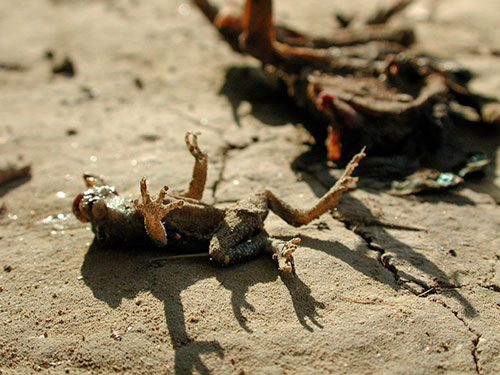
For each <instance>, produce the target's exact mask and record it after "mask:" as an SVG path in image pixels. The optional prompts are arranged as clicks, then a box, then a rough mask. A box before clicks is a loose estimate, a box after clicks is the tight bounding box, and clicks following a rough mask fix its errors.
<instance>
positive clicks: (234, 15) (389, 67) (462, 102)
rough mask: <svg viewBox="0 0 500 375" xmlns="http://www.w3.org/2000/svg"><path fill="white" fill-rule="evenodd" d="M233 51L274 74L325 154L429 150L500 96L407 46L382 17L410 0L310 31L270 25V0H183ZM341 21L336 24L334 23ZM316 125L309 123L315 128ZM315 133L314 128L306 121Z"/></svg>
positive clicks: (492, 115) (486, 114)
mask: <svg viewBox="0 0 500 375" xmlns="http://www.w3.org/2000/svg"><path fill="white" fill-rule="evenodd" d="M193 2H194V3H195V4H196V6H197V7H198V8H200V9H201V11H202V12H203V14H204V15H205V16H206V17H207V18H208V20H209V21H210V22H211V23H212V24H213V25H214V26H215V27H216V28H217V30H218V31H219V32H220V34H221V35H222V37H223V38H224V39H225V40H226V41H227V42H228V43H229V44H230V46H231V47H232V48H233V49H234V50H235V51H237V52H240V53H245V54H249V55H251V56H254V57H255V58H257V59H259V60H260V61H261V62H262V64H263V69H264V71H265V72H266V73H267V75H268V76H269V77H271V79H272V80H273V81H274V82H279V83H280V84H282V85H283V86H284V87H285V88H286V90H287V92H288V94H289V96H291V97H292V98H293V99H294V100H295V102H296V103H297V104H298V105H299V106H300V107H303V108H306V109H307V110H308V111H309V112H310V113H313V114H314V115H315V116H316V118H317V119H318V121H317V124H318V127H320V129H319V133H322V134H324V135H323V136H326V134H327V132H326V129H328V136H327V140H326V146H327V150H328V158H329V159H331V160H339V159H340V162H341V163H342V164H343V163H345V162H347V161H348V160H349V159H350V157H351V156H352V155H353V154H354V153H355V152H357V150H359V149H360V148H361V147H362V146H364V145H366V146H367V152H368V153H369V154H370V155H379V156H388V155H396V154H405V155H408V156H411V157H417V158H418V157H419V156H421V155H423V154H425V153H429V152H431V153H432V152H434V151H435V150H436V149H437V148H438V147H439V146H440V144H441V142H442V138H443V130H444V129H446V128H447V127H450V126H453V124H454V123H455V122H457V121H465V122H473V123H476V124H477V123H499V122H500V105H499V103H498V102H496V101H495V100H493V99H490V98H486V97H483V96H481V95H477V94H473V93H471V92H470V91H469V89H468V88H467V87H466V84H467V81H468V79H470V74H469V73H468V72H467V71H466V70H464V69H461V68H459V67H457V65H456V64H450V63H439V62H437V61H435V60H433V59H430V58H429V57H425V56H419V55H416V54H414V53H413V52H412V51H411V50H410V49H409V48H408V47H409V45H410V44H411V43H412V42H413V40H414V35H413V32H412V30H411V29H405V28H399V29H398V28H394V27H391V26H389V25H388V24H387V23H386V21H387V20H388V19H389V18H391V16H393V15H394V14H396V13H398V12H399V11H401V10H402V9H404V8H405V7H406V6H407V5H408V4H410V2H411V0H402V1H399V2H397V3H395V5H394V6H393V7H391V8H389V9H386V10H383V11H380V12H378V13H377V14H376V15H375V16H373V17H372V18H371V19H369V20H368V21H367V22H366V24H365V25H364V26H363V27H361V28H358V29H351V28H349V27H344V28H339V29H338V30H336V32H335V34H334V35H333V36H332V37H321V38H315V37H310V36H307V35H304V34H302V33H299V32H297V31H295V30H292V29H290V28H288V27H284V26H275V25H273V20H272V0H247V1H246V4H245V7H244V10H243V12H242V14H240V12H235V11H234V8H222V9H218V8H217V7H216V6H214V5H212V4H211V3H210V2H209V1H206V0H193ZM344 26H345V25H344ZM316 130H318V129H316ZM316 133H317V131H316Z"/></svg>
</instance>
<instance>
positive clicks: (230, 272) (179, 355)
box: [81, 241, 324, 374]
mask: <svg viewBox="0 0 500 375" xmlns="http://www.w3.org/2000/svg"><path fill="white" fill-rule="evenodd" d="M167 255H168V254H165V253H164V252H163V253H160V252H158V250H151V251H148V250H146V251H144V250H141V251H139V250H135V249H132V248H119V247H117V248H103V247H102V246H100V245H99V244H98V243H97V242H95V241H94V243H92V245H91V246H90V247H89V249H88V252H87V254H86V255H85V259H84V262H83V265H82V268H81V273H82V276H83V280H84V282H85V284H86V285H87V286H88V287H89V288H90V289H91V290H92V292H93V294H94V296H95V297H96V298H98V299H100V300H102V301H104V302H106V303H107V304H108V305H109V306H110V307H111V308H117V307H118V306H119V305H120V303H121V301H122V300H123V299H124V298H126V299H133V298H134V297H135V296H136V295H137V294H138V293H139V292H141V291H149V292H151V293H152V294H153V295H154V296H155V297H156V298H158V300H160V301H162V302H163V305H164V311H165V322H166V326H167V328H168V331H169V334H170V340H171V343H172V346H173V348H174V350H175V371H176V373H177V374H190V373H192V372H199V373H202V374H208V373H209V370H208V368H207V367H206V365H205V364H204V363H203V361H202V359H201V358H200V355H202V354H208V353H212V354H216V355H217V356H219V357H220V358H223V357H224V348H223V347H222V345H221V344H220V343H219V342H217V341H195V340H193V339H191V338H190V336H189V334H188V332H187V328H186V321H185V317H184V312H183V311H184V309H183V302H182V300H181V297H180V296H181V293H182V291H183V290H185V289H186V288H188V287H189V286H191V285H193V284H195V283H196V282H198V281H200V280H203V279H206V278H214V277H215V278H216V279H217V281H218V282H219V283H220V285H222V286H223V287H224V288H226V289H227V290H229V291H231V304H232V310H233V313H234V317H235V319H236V320H237V321H238V323H239V325H240V326H241V327H242V328H243V329H244V330H245V331H247V332H252V330H251V328H250V327H249V326H248V324H247V320H246V317H245V316H244V309H246V310H249V311H254V310H255V309H254V307H253V306H252V305H251V304H250V303H249V302H248V301H247V300H246V294H247V292H248V290H249V288H250V287H251V286H253V285H255V284H257V283H269V282H272V281H275V280H276V279H277V278H278V274H279V272H278V270H277V267H276V265H275V264H274V261H272V260H271V259H270V258H261V259H257V260H255V261H251V262H247V263H243V264H238V265H234V266H231V267H228V268H223V267H221V266H220V265H218V264H215V263H213V262H210V261H209V260H208V258H201V259H200V258H195V259H174V260H169V259H168V258H165V257H166V256H167ZM158 258H161V259H160V260H158ZM282 280H283V283H284V284H285V285H286V287H287V288H288V290H289V292H290V296H291V300H292V303H293V306H294V309H295V312H296V314H297V319H298V321H299V322H300V324H301V325H302V326H303V327H304V329H306V330H308V331H313V329H314V327H313V326H315V327H317V328H322V326H321V324H320V323H319V322H318V321H317V316H318V309H321V308H323V307H324V305H323V304H322V303H321V302H318V301H316V300H315V299H314V298H313V297H312V296H311V290H310V289H309V287H308V286H307V285H306V284H304V283H303V282H302V281H301V280H300V278H299V277H297V276H296V277H293V278H291V277H288V276H286V275H285V276H282ZM207 298H209V297H208V296H207ZM220 303H223V302H222V301H221V302H220Z"/></svg>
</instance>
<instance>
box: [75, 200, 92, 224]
mask: <svg viewBox="0 0 500 375" xmlns="http://www.w3.org/2000/svg"><path fill="white" fill-rule="evenodd" d="M83 198H84V195H83V194H78V195H77V197H76V198H75V200H74V201H73V208H72V211H73V215H75V216H76V218H77V219H78V220H80V221H81V222H84V223H87V222H89V221H90V218H89V217H88V216H87V215H85V214H84V212H85V207H83V206H80V204H81V203H82V200H83Z"/></svg>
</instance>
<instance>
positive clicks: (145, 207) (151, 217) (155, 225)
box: [134, 177, 184, 246]
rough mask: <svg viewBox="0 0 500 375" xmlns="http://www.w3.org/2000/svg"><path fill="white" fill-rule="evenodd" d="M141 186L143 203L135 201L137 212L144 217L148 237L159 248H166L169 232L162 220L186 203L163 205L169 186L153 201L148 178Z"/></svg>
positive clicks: (142, 180)
mask: <svg viewBox="0 0 500 375" xmlns="http://www.w3.org/2000/svg"><path fill="white" fill-rule="evenodd" d="M140 185H141V195H142V202H139V200H138V199H136V200H135V201H134V205H135V207H136V208H137V211H139V212H140V213H141V214H142V216H144V227H145V228H146V232H147V234H148V236H149V237H150V238H151V239H152V240H153V242H154V243H155V244H156V245H157V246H166V245H167V232H166V231H165V227H164V226H163V223H162V222H161V219H163V218H164V217H165V215H167V214H168V213H169V212H170V211H172V210H174V209H176V208H179V207H181V206H182V205H183V204H184V201H182V200H178V201H176V202H172V203H169V204H167V205H165V204H163V201H164V199H165V196H166V195H167V190H168V187H167V186H164V187H163V188H162V189H161V190H160V194H158V198H156V200H154V201H153V200H152V199H151V196H150V195H149V193H148V190H147V185H146V177H143V178H142V179H141V182H140Z"/></svg>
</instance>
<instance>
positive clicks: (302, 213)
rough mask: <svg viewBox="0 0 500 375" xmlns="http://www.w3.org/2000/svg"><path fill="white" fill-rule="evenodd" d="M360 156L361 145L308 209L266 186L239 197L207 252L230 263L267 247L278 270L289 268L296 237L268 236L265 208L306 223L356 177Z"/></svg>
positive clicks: (289, 220)
mask: <svg viewBox="0 0 500 375" xmlns="http://www.w3.org/2000/svg"><path fill="white" fill-rule="evenodd" d="M364 156H365V153H364V149H363V150H362V151H361V152H360V153H359V154H357V155H355V156H354V157H353V159H352V160H351V161H350V162H349V164H348V165H347V167H346V169H345V171H344V174H343V175H342V177H341V178H340V179H339V180H338V181H337V183H336V184H335V185H334V186H333V187H332V188H331V189H330V190H329V191H328V192H327V193H326V194H325V195H324V196H323V197H322V198H321V199H320V200H319V201H318V202H317V203H316V205H314V206H313V207H312V208H311V209H309V210H300V209H297V208H294V207H292V206H290V205H289V204H288V203H286V202H284V201H283V200H281V199H280V198H278V197H277V196H276V195H274V194H273V193H272V192H271V191H269V190H265V191H264V192H262V193H257V194H254V195H251V196H249V197H248V198H246V199H244V200H241V201H239V202H238V203H237V204H236V206H235V207H233V208H231V209H229V210H227V211H226V213H225V215H224V219H223V220H222V222H221V223H220V224H219V226H218V228H217V229H216V231H215V233H214V235H213V236H212V239H211V240H210V248H209V253H210V256H211V257H212V258H213V259H215V260H217V261H218V262H220V263H222V264H230V263H236V262H241V261H244V260H247V259H250V258H254V257H256V256H257V255H260V254H261V253H262V252H263V251H268V252H270V253H272V254H273V258H274V259H275V260H277V261H278V267H279V269H280V270H282V271H285V272H293V270H294V265H293V257H292V254H293V252H294V251H295V250H296V249H297V244H298V243H299V242H300V239H298V238H294V239H292V240H290V241H281V240H277V239H274V238H270V237H268V236H267V233H266V232H265V231H264V229H263V228H264V220H265V218H266V216H267V214H268V212H269V210H271V211H273V212H274V213H276V214H277V215H278V216H279V217H281V218H282V219H283V220H285V221H286V222H287V223H289V224H291V225H294V226H301V225H304V224H307V223H309V222H310V221H311V220H313V219H314V218H316V217H318V216H320V215H321V214H323V213H324V212H326V211H327V210H329V209H330V208H332V207H334V206H335V205H336V204H337V203H338V200H339V197H340V196H341V195H342V193H343V192H344V191H346V190H348V189H349V187H350V185H351V184H352V183H353V182H355V181H356V180H357V178H355V177H351V175H352V173H353V171H354V169H355V168H356V167H357V166H358V163H359V161H360V160H361V159H362V158H363V157H364Z"/></svg>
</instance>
